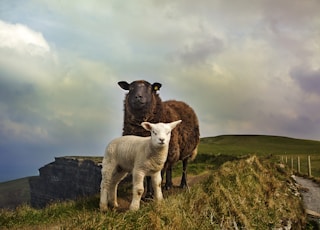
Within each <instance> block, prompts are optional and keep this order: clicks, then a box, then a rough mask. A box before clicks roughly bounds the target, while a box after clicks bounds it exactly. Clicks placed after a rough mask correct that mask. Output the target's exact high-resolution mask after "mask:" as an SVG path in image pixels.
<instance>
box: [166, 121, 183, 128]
mask: <svg viewBox="0 0 320 230" xmlns="http://www.w3.org/2000/svg"><path fill="white" fill-rule="evenodd" d="M181 122H182V120H178V121H173V122H171V123H169V125H170V127H171V130H173V129H174V128H175V127H176V126H177V125H178V124H180V123H181Z"/></svg>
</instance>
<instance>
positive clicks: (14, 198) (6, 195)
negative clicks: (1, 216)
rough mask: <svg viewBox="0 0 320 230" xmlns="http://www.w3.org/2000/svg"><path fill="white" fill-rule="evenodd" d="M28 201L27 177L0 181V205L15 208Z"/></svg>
mask: <svg viewBox="0 0 320 230" xmlns="http://www.w3.org/2000/svg"><path fill="white" fill-rule="evenodd" d="M29 201H30V188H29V177H24V178H21V179H17V180H12V181H8V182H3V183H0V207H6V208H15V207H17V206H18V205H21V204H23V203H27V204H28V203H29Z"/></svg>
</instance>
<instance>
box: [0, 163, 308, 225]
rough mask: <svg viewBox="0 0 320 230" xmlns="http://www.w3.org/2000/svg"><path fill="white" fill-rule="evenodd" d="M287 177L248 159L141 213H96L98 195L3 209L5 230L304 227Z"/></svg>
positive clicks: (225, 166) (224, 166)
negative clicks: (47, 204)
mask: <svg viewBox="0 0 320 230" xmlns="http://www.w3.org/2000/svg"><path fill="white" fill-rule="evenodd" d="M288 178H289V174H287V171H284V170H282V169H281V170H280V169H279V168H277V165H276V163H274V160H270V159H262V160H261V159H259V158H257V157H250V158H247V159H241V160H234V161H230V162H226V163H224V164H222V165H221V167H220V168H219V169H218V170H215V171H211V172H210V174H209V176H208V177H207V179H204V181H203V182H201V183H199V184H196V185H194V186H193V187H191V189H190V191H188V190H180V192H178V193H173V194H171V195H170V196H166V199H165V200H164V201H163V202H162V203H160V204H156V203H154V202H148V203H143V204H142V207H141V209H140V210H139V211H137V212H123V211H116V210H110V211H108V212H106V213H101V212H100V211H99V210H98V207H99V206H98V203H99V197H98V196H94V197H90V198H86V199H81V200H77V201H70V202H63V203H55V204H52V205H50V206H48V207H47V208H45V209H43V210H36V209H32V208H30V207H28V206H21V207H19V208H17V209H16V210H15V211H0V226H3V228H4V229H6V228H7V229H46V228H53V229H177V230H179V229H229V228H235V227H237V228H239V229H240V228H245V229H271V228H278V227H281V226H284V225H286V224H287V223H288V222H289V221H290V222H291V223H292V224H293V225H294V226H297V227H298V228H299V227H302V226H305V214H304V211H303V208H302V206H301V203H300V199H299V197H296V196H294V195H293V193H292V192H291V191H290V190H288V183H289V180H288ZM127 195H129V194H127Z"/></svg>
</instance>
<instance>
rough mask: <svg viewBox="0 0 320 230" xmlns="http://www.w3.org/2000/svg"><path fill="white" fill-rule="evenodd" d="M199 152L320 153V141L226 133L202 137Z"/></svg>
mask: <svg viewBox="0 0 320 230" xmlns="http://www.w3.org/2000/svg"><path fill="white" fill-rule="evenodd" d="M199 152H202V153H213V154H228V155H246V154H256V155H266V154H274V155H286V154H320V141H313V140H303V139H294V138H288V137H279V136H264V135H224V136H217V137H207V138H202V139H201V144H200V149H199Z"/></svg>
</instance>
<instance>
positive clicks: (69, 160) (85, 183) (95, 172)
mask: <svg viewBox="0 0 320 230" xmlns="http://www.w3.org/2000/svg"><path fill="white" fill-rule="evenodd" d="M101 162H102V157H101V158H98V157H95V158H94V157H56V158H55V161H54V162H52V163H50V164H47V165H45V166H43V167H42V168H40V169H39V172H40V175H39V176H37V177H32V178H30V180H29V184H30V190H31V191H30V193H31V201H30V203H31V206H32V207H36V208H42V207H44V206H46V205H47V204H48V203H50V202H53V201H59V200H61V201H62V200H73V199H76V198H79V197H83V196H89V195H94V194H97V193H99V192H100V182H101Z"/></svg>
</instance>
